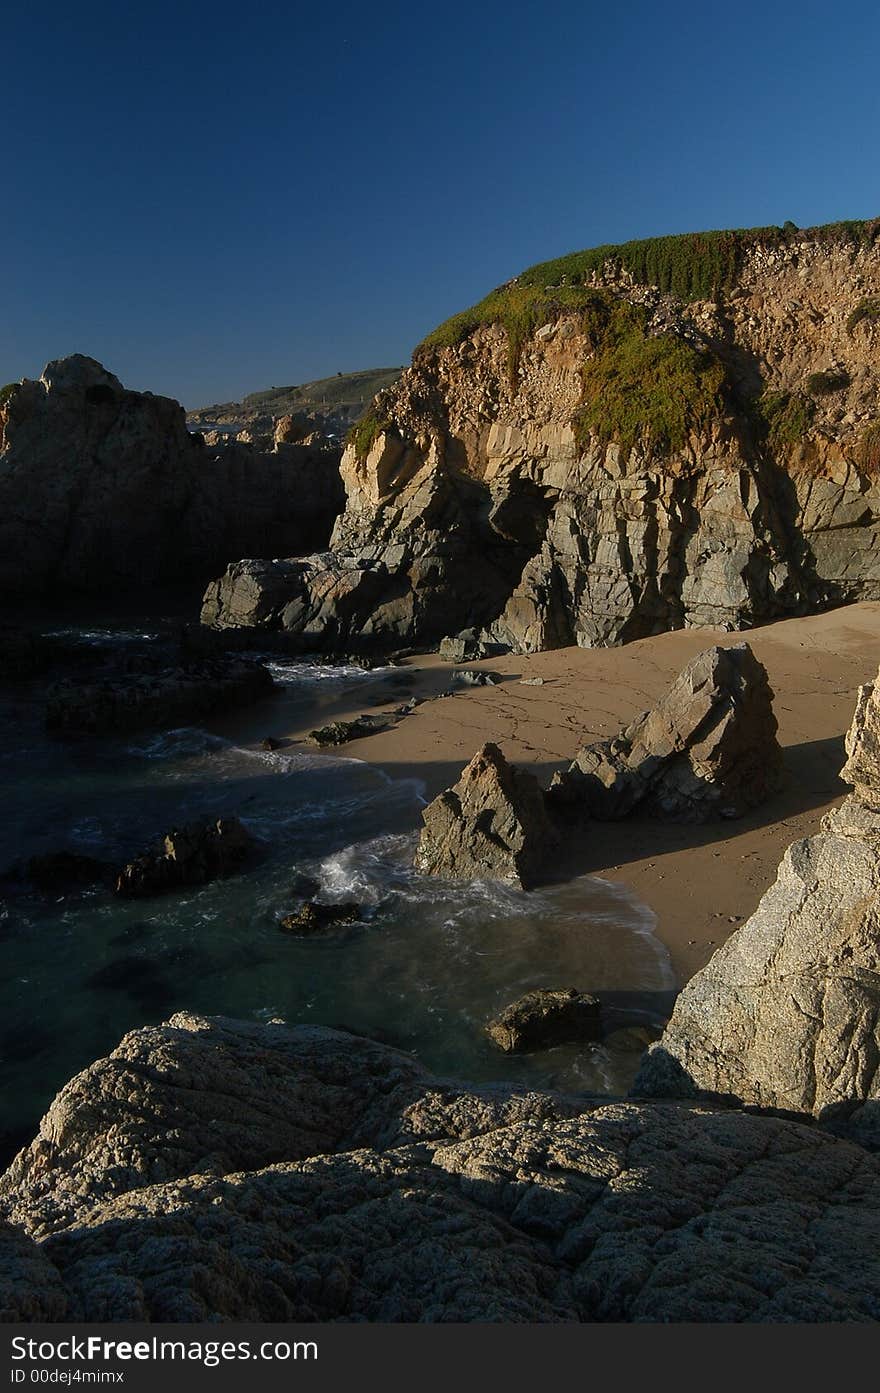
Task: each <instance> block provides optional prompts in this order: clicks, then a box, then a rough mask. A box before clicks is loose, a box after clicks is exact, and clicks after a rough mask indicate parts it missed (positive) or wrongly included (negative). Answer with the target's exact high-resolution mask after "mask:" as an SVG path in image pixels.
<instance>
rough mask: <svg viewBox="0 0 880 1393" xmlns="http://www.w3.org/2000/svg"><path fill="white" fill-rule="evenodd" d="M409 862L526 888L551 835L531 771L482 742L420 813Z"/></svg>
mask: <svg viewBox="0 0 880 1393" xmlns="http://www.w3.org/2000/svg"><path fill="white" fill-rule="evenodd" d="M422 821H423V822H424V828H423V830H422V833H421V836H420V838H419V845H418V848H417V850H416V856H415V866H416V869H417V870H419V871H422V872H424V873H425V874H426V875H439V876H450V877H454V878H459V879H462V878H464V879H487V880H505V881H508V882H509V883H511V884H513V885H517V886H519V887H520V888H521V889H524V890H527V889H529V888H530V887H531V886H532V885H534V884H535V883H536V881H538V880H540V879H541V877H542V876H543V875H545V874H546V871H547V857H548V856H549V854H550V852H551V851H552V848H553V846H554V845H555V842H556V833H555V831H554V829H553V826H552V824H551V822H550V819H549V817H548V816H547V809H546V807H545V805H544V794H543V792H542V791H541V788H540V785H539V784H538V781H537V779H536V778H535V777H534V775H532V774H529V773H526V771H525V770H522V769H517V768H515V767H514V766H513V765H510V764H508V763H507V760H506V759H505V758H504V755H503V754H502V753H501V751H500V750H499V748H498V746H497V745H491V744H489V745H484V746H483V747H482V749H481V750H478V751H477V753H476V754H475V755H474V757H473V759H472V760H471V762H470V764H468V765H467V767H466V768H465V769H464V770H463V771H462V775H461V778H460V779H459V781H458V783H457V784H456V785H455V787H454V788H449V789H446V790H445V792H443V793H441V794H440V795H439V796H438V797H437V798H435V799H434V801H433V803H429V804H428V807H427V808H425V810H424V812H423V813H422Z"/></svg>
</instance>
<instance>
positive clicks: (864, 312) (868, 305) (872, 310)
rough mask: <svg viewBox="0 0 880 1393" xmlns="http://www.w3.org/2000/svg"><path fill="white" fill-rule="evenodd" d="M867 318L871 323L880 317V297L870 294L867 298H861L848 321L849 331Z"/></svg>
mask: <svg viewBox="0 0 880 1393" xmlns="http://www.w3.org/2000/svg"><path fill="white" fill-rule="evenodd" d="M865 319H866V320H867V321H868V323H869V324H872V323H874V321H875V320H878V319H880V299H877V298H876V297H873V296H868V297H867V298H866V299H864V300H860V301H859V303H858V304H857V305H856V307H855V309H854V310H853V312H852V314H851V315H850V316H849V318H848V319H847V321H846V328H847V332H848V333H850V334H851V333H852V331H853V329H855V327H856V325H857V324H861V323H862V321H863V320H865Z"/></svg>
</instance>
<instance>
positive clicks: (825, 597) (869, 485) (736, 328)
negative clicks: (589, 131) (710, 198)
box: [203, 223, 880, 652]
mask: <svg viewBox="0 0 880 1393" xmlns="http://www.w3.org/2000/svg"><path fill="white" fill-rule="evenodd" d="M877 226H878V225H877V224H876V223H866V224H862V225H860V226H859V228H858V229H857V230H856V231H853V230H852V229H847V228H842V229H834V228H831V229H814V230H812V231H811V232H799V231H798V230H797V229H785V230H782V229H780V230H777V231H775V232H774V230H772V229H768V230H766V232H765V233H764V234H762V233H755V234H751V235H750V236H749V237H747V238H743V239H742V247H741V253H740V255H739V256H738V259H737V262H736V267H735V272H731V273H730V274H728V275H727V276H726V278H717V279H716V280H715V281H714V282H713V281H711V280H710V284H714V287H715V288H714V290H713V289H711V288H708V286H705V285H700V286H696V288H694V287H692V288H691V289H690V291H689V292H684V291H682V292H681V293H679V294H677V295H676V294H673V293H664V292H662V291H661V290H660V289H659V288H658V286H657V284H652V282H651V277H650V273H649V272H648V271H645V272H644V274H642V273H639V274H634V273H633V272H632V271H631V270H628V269H627V266H626V257H625V256H623V257H622V256H619V255H616V254H615V249H613V248H609V249H607V250H608V255H607V257H606V258H605V260H604V262H603V261H602V260H601V258H599V259H597V258H596V257H594V258H593V268H592V270H591V271H590V272H589V275H588V276H587V275H586V273H582V279H581V282H580V284H578V285H575V284H573V283H572V277H571V276H569V275H567V274H566V273H565V271H564V270H563V268H562V266H561V265H556V264H555V263H552V264H551V263H548V265H547V266H545V267H537V268H533V269H532V271H531V272H529V273H526V274H525V275H524V276H523V277H522V278H519V279H518V280H516V281H513V282H511V283H510V284H509V285H508V286H505V287H501V288H500V290H499V291H497V292H495V293H494V294H493V296H490V297H487V301H486V302H484V304H483V305H482V306H478V307H476V309H475V310H474V311H472V312H469V313H468V314H465V315H463V316H459V320H460V321H461V323H458V322H457V321H455V320H453V321H450V324H449V325H446V326H443V329H442V330H440V331H438V332H437V333H436V334H435V335H433V336H431V338H429V340H428V341H427V342H426V344H425V345H424V346H422V348H420V349H419V350H418V351H417V352H416V354H415V356H414V359H413V365H412V367H411V368H410V369H409V370H408V371H407V372H406V373H405V374H404V375H403V376H402V377H401V378H400V380H399V381H398V382H397V383H396V384H394V385H393V386H392V387H390V388H389V389H388V390H386V391H385V392H383V393H381V394H380V396H379V397H378V398H377V399H376V401H375V402H374V405H373V408H372V414H371V416H370V417H369V420H368V425H369V426H370V429H366V428H362V429H360V430H359V432H358V434H357V437H356V439H355V441H354V443H352V444H351V445H349V447H348V448H347V450H346V452H345V455H344V457H343V460H342V466H341V469H342V475H343V478H344V481H345V487H346V491H347V504H346V509H345V512H344V514H343V515H342V516H341V517H340V519H339V520H338V522H337V524H336V527H335V529H334V533H333V538H332V543H331V546H332V551H331V552H329V553H325V554H322V555H319V556H315V557H312V558H310V559H308V560H303V561H290V560H287V561H281V562H277V563H270V564H266V563H260V564H255V563H252V562H249V561H241V562H237V563H235V564H234V565H233V566H231V567H230V568H229V570H228V571H227V572H226V573H225V575H223V576H222V577H221V578H220V579H218V580H217V581H216V582H214V583H213V584H212V585H211V586H209V588H208V591H207V593H206V596H205V603H204V609H203V620H204V622H205V623H206V624H209V625H214V626H218V627H225V628H229V627H236V626H240V625H244V626H250V625H256V626H260V627H267V628H274V629H280V630H284V631H287V632H293V633H297V634H300V635H302V636H304V637H305V638H307V639H308V640H309V642H310V643H314V644H323V645H325V646H327V647H331V648H332V647H334V646H336V647H338V646H339V645H351V644H353V643H356V642H362V643H365V644H370V643H372V644H379V645H386V646H388V645H391V646H393V645H395V644H399V643H400V642H402V641H407V642H409V641H410V640H411V639H413V638H414V639H415V640H416V641H418V642H420V643H425V644H427V643H436V642H439V641H440V640H441V639H442V638H443V637H444V636H447V635H449V634H453V633H456V632H458V631H460V630H470V629H476V630H478V631H480V630H481V631H483V633H484V634H485V636H486V637H487V638H488V639H490V640H494V641H497V642H500V643H502V644H504V645H506V646H508V647H510V648H513V649H515V650H518V651H524V652H525V651H534V650H537V649H544V648H552V647H556V646H561V645H566V644H572V643H578V644H581V645H583V646H591V645H596V644H605V643H613V642H619V641H623V640H626V639H631V638H637V637H642V636H645V635H647V634H651V633H655V632H659V631H662V630H666V629H670V628H680V627H684V626H688V627H697V626H714V627H721V628H725V629H738V628H743V627H747V626H748V625H751V624H754V623H757V622H763V621H766V620H768V619H772V618H774V617H777V616H782V615H786V614H795V613H804V612H807V611H809V610H811V609H815V608H817V607H821V606H824V605H828V604H835V603H840V602H843V601H846V600H848V599H854V598H863V599H875V598H877V597H878V596H880V561H878V557H880V547H878V534H880V526H878V523H880V485H878V469H880V427H878V424H877V418H878V407H877V393H878V377H877V344H878V334H880V313H877V312H875V310H876V306H877V305H880V243H878V241H877ZM730 238H731V240H734V239H735V234H730ZM679 241H680V242H681V244H682V250H681V251H680V253H679V254H680V255H681V256H682V257H690V258H692V260H693V262H694V268H695V269H696V271H699V270H700V266H701V264H702V263H701V262H700V258H701V257H704V256H705V254H706V253H705V248H704V247H702V246H701V243H700V239H699V238H693V239H684V238H683V239H679ZM624 250H625V249H624ZM569 260H571V261H575V262H576V261H577V258H570V259H569ZM693 279H694V281H696V280H699V279H701V278H700V277H699V276H697V275H695V276H694V277H693ZM707 279H710V278H708V272H707V274H706V276H703V277H702V280H707ZM490 302H491V304H490ZM615 391H618V393H619V395H618V397H616V398H615V396H614V393H615ZM603 398H604V401H605V406H604V408H603V406H602V399H603ZM597 401H598V403H599V404H598V405H597Z"/></svg>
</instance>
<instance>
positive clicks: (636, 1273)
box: [0, 1015, 880, 1323]
mask: <svg viewBox="0 0 880 1393" xmlns="http://www.w3.org/2000/svg"><path fill="white" fill-rule="evenodd" d="M0 1208H2V1209H3V1211H4V1212H5V1213H6V1214H8V1215H9V1216H10V1217H11V1219H12V1222H14V1223H15V1224H16V1225H17V1226H19V1228H20V1229H21V1231H22V1232H23V1233H26V1234H28V1235H32V1236H34V1237H36V1238H37V1239H38V1240H39V1243H38V1245H37V1246H36V1247H33V1246H32V1247H29V1248H27V1249H23V1240H22V1239H21V1238H13V1242H14V1243H15V1244H16V1245H17V1247H18V1252H21V1251H22V1250H24V1251H26V1252H27V1253H28V1255H31V1254H34V1253H36V1254H37V1255H38V1257H39V1262H40V1265H41V1270H40V1271H39V1274H38V1275H39V1278H40V1279H41V1280H42V1282H43V1286H42V1293H43V1295H42V1296H41V1300H43V1301H44V1302H45V1301H47V1299H48V1300H51V1301H55V1302H56V1303H57V1305H56V1308H55V1309H56V1311H57V1314H56V1315H55V1316H54V1318H55V1319H58V1318H60V1315H61V1311H62V1309H63V1307H62V1301H66V1311H65V1312H64V1316H65V1318H66V1319H68V1320H75V1321H102V1320H104V1321H121V1320H141V1321H145V1320H149V1321H200V1320H210V1321H212V1322H215V1323H216V1322H225V1321H241V1320H257V1321H269V1320H273V1321H282V1320H283V1321H295V1320H298V1321H311V1320H317V1321H330V1320H347V1321H351V1320H370V1321H461V1320H468V1321H473V1320H480V1321H493V1322H508V1321H541V1322H543V1321H551V1322H553V1321H586V1322H596V1321H659V1322H668V1321H681V1320H687V1321H736V1322H747V1321H768V1322H769V1321H773V1322H777V1321H789V1322H790V1321H819V1320H821V1321H827V1320H841V1321H853V1320H857V1321H869V1320H877V1319H878V1317H880V1258H878V1248H877V1231H878V1224H880V1161H878V1158H876V1157H873V1156H871V1155H870V1154H869V1153H867V1152H866V1151H864V1150H863V1149H862V1148H860V1147H858V1146H855V1145H853V1144H851V1143H849V1142H847V1141H840V1140H836V1139H834V1138H831V1137H829V1136H827V1135H825V1134H823V1133H822V1132H821V1131H819V1130H818V1129H816V1128H807V1127H804V1126H799V1125H797V1124H796V1123H793V1122H789V1121H784V1120H781V1119H778V1118H772V1117H756V1116H749V1115H746V1114H743V1113H739V1112H733V1111H729V1110H720V1111H718V1110H713V1109H709V1108H706V1107H700V1106H695V1105H693V1104H690V1105H688V1104H681V1103H679V1104H650V1103H648V1104H645V1103H642V1104H638V1103H633V1102H627V1103H615V1102H611V1103H609V1102H607V1101H602V1100H596V1099H589V1098H584V1097H579V1098H566V1097H564V1096H561V1095H558V1094H556V1095H554V1094H546V1093H544V1094H541V1093H528V1092H525V1091H524V1090H523V1089H522V1088H521V1087H513V1086H507V1085H493V1086H490V1087H486V1088H475V1087H473V1086H467V1085H461V1084H454V1083H451V1082H449V1081H443V1080H437V1079H434V1078H432V1077H431V1076H429V1075H427V1074H426V1073H425V1072H424V1071H423V1070H422V1069H421V1068H420V1066H419V1065H418V1064H417V1063H416V1062H415V1061H414V1060H413V1059H412V1058H410V1057H409V1056H407V1055H405V1054H401V1053H399V1052H398V1051H395V1050H392V1049H390V1048H388V1047H386V1046H381V1045H377V1044H374V1043H373V1042H371V1041H368V1040H364V1039H362V1038H359V1037H355V1036H351V1035H344V1034H341V1033H340V1032H337V1031H331V1030H325V1029H318V1028H314V1027H297V1028H293V1029H291V1028H287V1027H285V1026H283V1025H281V1024H271V1025H255V1024H246V1023H244V1022H235V1021H224V1020H213V1021H212V1020H205V1019H203V1018H198V1017H192V1016H188V1015H181V1016H177V1017H175V1018H174V1019H173V1020H172V1021H171V1022H170V1023H169V1024H168V1025H165V1026H158V1027H147V1028H145V1029H143V1030H139V1031H135V1032H133V1033H132V1034H130V1035H128V1036H126V1038H125V1040H123V1041H122V1043H121V1045H120V1046H119V1047H118V1048H117V1049H116V1050H115V1051H114V1052H113V1054H112V1055H111V1056H110V1057H109V1058H107V1059H104V1060H99V1061H98V1062H97V1063H95V1064H93V1065H92V1066H91V1067H90V1068H89V1069H87V1070H85V1071H84V1072H83V1073H82V1074H80V1075H78V1076H77V1078H75V1079H73V1080H72V1081H71V1082H70V1083H69V1084H68V1085H67V1086H66V1088H65V1089H63V1090H62V1092H61V1093H60V1094H59V1095H58V1097H57V1099H56V1100H55V1102H54V1103H53V1104H52V1106H51V1108H50V1109H49V1112H48V1113H47V1115H46V1118H45V1119H44V1121H43V1123H42V1125H41V1127H40V1133H39V1136H38V1138H37V1139H36V1140H35V1141H34V1142H33V1143H32V1144H31V1146H30V1147H29V1148H27V1149H26V1150H25V1151H23V1152H21V1153H20V1155H19V1156H18V1157H17V1158H16V1160H15V1162H14V1163H13V1165H12V1166H11V1167H10V1169H9V1170H8V1171H7V1173H6V1175H5V1176H4V1177H3V1178H2V1180H0ZM0 1246H2V1245H0ZM18 1252H17V1253H16V1259H15V1260H16V1262H18V1261H19V1258H18ZM56 1274H57V1275H56ZM59 1287H60V1289H61V1292H60V1297H59ZM30 1289H31V1290H35V1289H37V1283H36V1282H32V1283H31V1286H30ZM44 1309H45V1308H44ZM25 1314H26V1315H27V1314H29V1313H28V1312H26V1313H25ZM36 1314H37V1312H36V1311H35V1312H34V1315H36ZM47 1316H48V1318H53V1317H52V1315H51V1312H47Z"/></svg>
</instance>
